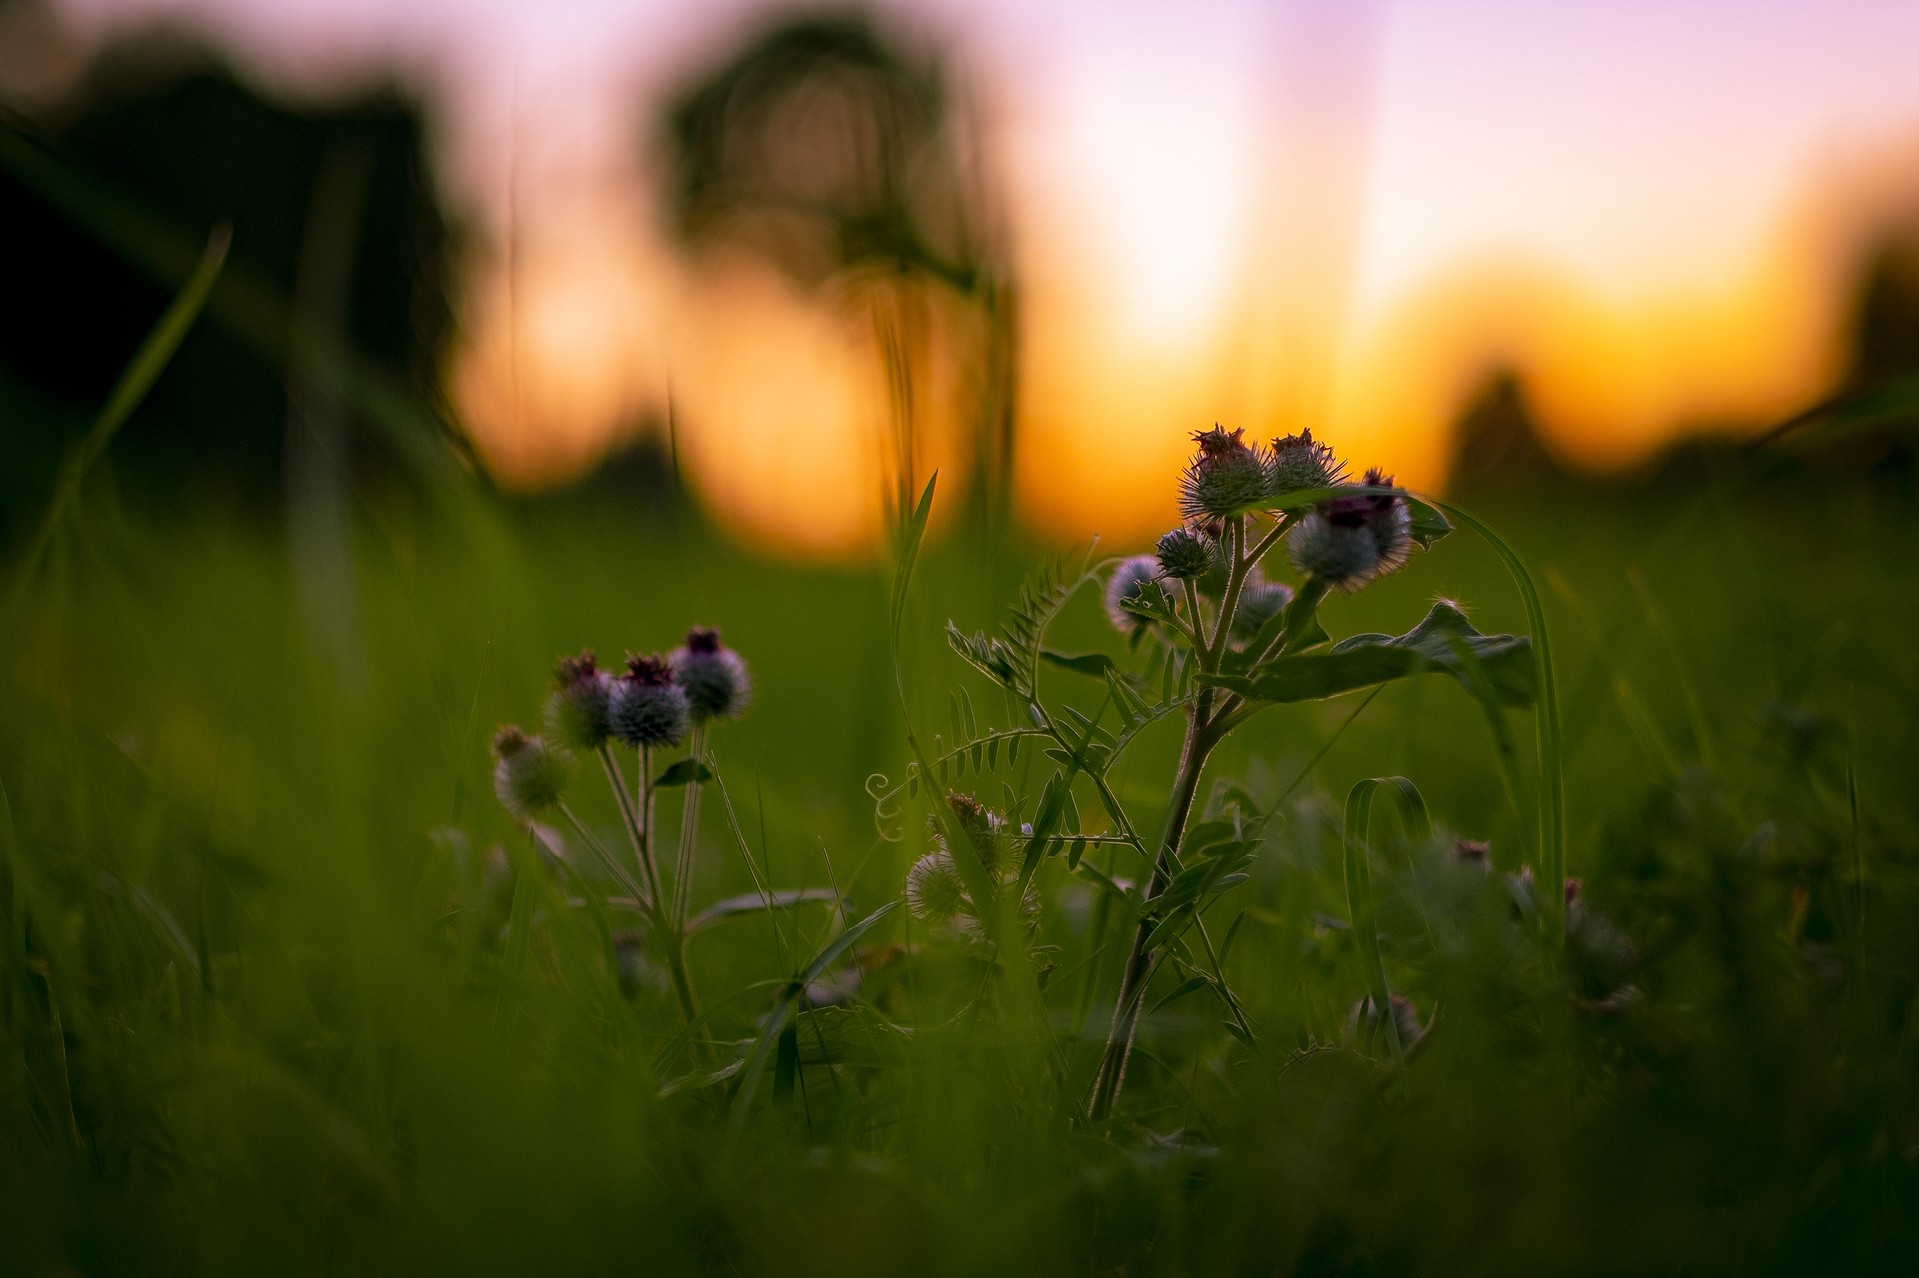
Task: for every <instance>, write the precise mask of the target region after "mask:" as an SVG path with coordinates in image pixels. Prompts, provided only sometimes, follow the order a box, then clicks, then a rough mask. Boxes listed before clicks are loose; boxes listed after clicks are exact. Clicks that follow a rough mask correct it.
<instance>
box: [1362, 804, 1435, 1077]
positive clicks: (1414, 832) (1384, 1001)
mask: <svg viewBox="0 0 1919 1278" xmlns="http://www.w3.org/2000/svg"><path fill="white" fill-rule="evenodd" d="M1382 788H1384V789H1385V790H1386V791H1387V793H1388V794H1390V795H1391V796H1393V797H1394V798H1395V799H1397V800H1398V803H1399V812H1400V818H1401V820H1402V821H1404V822H1405V825H1406V832H1407V833H1408V834H1409V835H1411V836H1412V837H1413V839H1414V840H1415V841H1416V842H1424V841H1425V840H1427V839H1430V838H1431V837H1432V830H1433V825H1432V817H1431V815H1430V814H1429V813H1428V812H1427V810H1426V800H1425V799H1424V798H1423V797H1421V795H1420V793H1419V787H1418V786H1415V785H1414V784H1413V783H1412V782H1411V781H1409V780H1407V779H1406V778H1405V777H1368V778H1367V779H1366V780H1364V781H1361V782H1359V783H1358V784H1356V785H1355V786H1353V788H1352V790H1351V791H1350V792H1348V794H1347V795H1346V832H1345V839H1344V856H1345V871H1346V909H1347V913H1348V914H1349V915H1350V917H1351V918H1352V922H1353V936H1354V938H1355V939H1356V940H1357V941H1358V942H1359V956H1360V964H1361V966H1362V967H1363V968H1364V970H1365V977H1366V992H1367V994H1368V995H1369V996H1370V997H1371V998H1372V1000H1373V1007H1374V1009H1375V1011H1376V1013H1377V1014H1378V1016H1379V1018H1380V1024H1381V1025H1382V1026H1383V1027H1384V1029H1385V1032H1386V1042H1387V1043H1388V1044H1389V1045H1390V1046H1391V1047H1392V1051H1393V1059H1394V1061H1396V1062H1397V1063H1399V1064H1401V1065H1403V1064H1405V1063H1406V1052H1405V1045H1404V1044H1402V1043H1401V1042H1400V1041H1399V1025H1398V1022H1397V1021H1396V1020H1395V1019H1394V1017H1393V995H1392V988H1391V987H1390V986H1389V985H1387V983H1386V964H1385V961H1384V960H1383V959H1382V958H1381V957H1380V953H1379V932H1378V930H1377V929H1376V928H1375V926H1374V922H1373V914H1374V911H1373V880H1372V869H1371V867H1370V865H1368V863H1367V860H1366V848H1367V845H1368V844H1369V843H1370V842H1371V833H1372V816H1373V799H1374V797H1375V796H1376V795H1377V794H1378V793H1379V791H1380V790H1381V789H1382Z"/></svg>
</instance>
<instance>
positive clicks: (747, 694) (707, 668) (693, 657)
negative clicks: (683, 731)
mask: <svg viewBox="0 0 1919 1278" xmlns="http://www.w3.org/2000/svg"><path fill="white" fill-rule="evenodd" d="M667 660H668V661H669V662H670V663H671V664H672V666H673V682H675V683H677V684H678V685H679V686H680V687H681V688H683V689H685V690H686V700H687V704H688V706H689V707H690V709H691V710H692V712H693V722H695V723H703V722H705V721H706V720H708V719H737V718H739V717H740V715H741V714H743V713H745V711H746V706H747V703H748V702H749V701H751V700H752V699H753V680H752V678H751V677H750V676H749V675H748V674H747V672H746V662H744V661H742V660H740V654H739V653H737V652H734V651H733V650H732V649H731V648H729V647H727V646H726V645H725V644H723V643H721V642H720V632H719V631H717V630H709V629H706V628H705V627H702V626H695V627H694V628H693V629H691V630H689V631H687V632H686V642H685V643H684V644H681V645H680V646H679V647H678V648H675V649H674V650H673V653H672V655H671V656H670V657H668V658H667Z"/></svg>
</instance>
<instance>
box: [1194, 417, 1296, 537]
mask: <svg viewBox="0 0 1919 1278" xmlns="http://www.w3.org/2000/svg"><path fill="white" fill-rule="evenodd" d="M1244 433H1245V432H1243V431H1237V430H1234V431H1228V430H1225V429H1223V428H1222V427H1219V426H1214V427H1213V428H1212V429H1211V430H1202V431H1195V432H1194V433H1193V442H1194V443H1196V444H1198V445H1199V451H1197V452H1195V453H1194V454H1193V459H1192V461H1190V462H1188V463H1187V464H1186V473H1185V474H1184V475H1182V476H1181V477H1180V481H1179V513H1180V514H1182V515H1184V516H1186V517H1187V518H1188V519H1197V518H1201V517H1203V516H1209V515H1210V516H1213V517H1216V518H1223V517H1225V516H1227V515H1236V514H1239V513H1241V512H1242V511H1245V510H1247V509H1249V508H1252V507H1255V506H1257V505H1258V503H1259V502H1260V501H1262V500H1263V499H1265V498H1267V497H1270V496H1272V494H1273V477H1272V473H1271V471H1270V470H1269V469H1268V466H1267V459H1266V456H1265V454H1264V453H1263V452H1262V450H1261V449H1260V448H1259V447H1258V446H1257V445H1249V444H1247V443H1246V442H1245V441H1244V440H1242V439H1241V438H1240V436H1241V435H1242V434H1244Z"/></svg>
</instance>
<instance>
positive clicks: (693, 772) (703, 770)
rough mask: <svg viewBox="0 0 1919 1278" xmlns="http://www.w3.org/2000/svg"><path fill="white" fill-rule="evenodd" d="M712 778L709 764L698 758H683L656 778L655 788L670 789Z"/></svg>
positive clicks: (703, 781)
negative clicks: (708, 768) (708, 767)
mask: <svg viewBox="0 0 1919 1278" xmlns="http://www.w3.org/2000/svg"><path fill="white" fill-rule="evenodd" d="M712 779H713V774H712V772H710V771H708V770H707V766H706V765H705V764H704V763H701V762H700V761H699V760H698V759H681V760H680V761H679V762H678V763H676V764H674V765H673V766H672V767H670V768H668V769H667V770H666V771H664V772H662V773H660V775H659V776H658V777H656V778H655V779H654V781H653V788H654V789H655V790H670V789H672V788H673V787H674V786H680V785H693V784H695V783H702V784H703V783H705V782H707V781H711V780H712Z"/></svg>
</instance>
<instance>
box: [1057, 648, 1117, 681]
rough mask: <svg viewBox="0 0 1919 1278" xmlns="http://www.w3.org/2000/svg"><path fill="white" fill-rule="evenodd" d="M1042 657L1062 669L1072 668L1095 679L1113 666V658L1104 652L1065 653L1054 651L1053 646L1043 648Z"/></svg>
mask: <svg viewBox="0 0 1919 1278" xmlns="http://www.w3.org/2000/svg"><path fill="white" fill-rule="evenodd" d="M1039 655H1040V657H1041V658H1042V659H1043V660H1045V661H1046V662H1048V663H1049V664H1052V665H1055V666H1058V667H1059V668H1060V669H1061V670H1071V671H1072V672H1073V673H1074V674H1083V675H1091V676H1092V677H1093V678H1095V679H1101V678H1104V677H1105V676H1106V673H1107V671H1109V670H1111V669H1112V668H1113V659H1112V658H1111V657H1109V656H1107V655H1106V654H1105V653H1103V652H1082V653H1065V652H1054V651H1053V650H1052V649H1051V648H1041V649H1040V650H1039Z"/></svg>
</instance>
